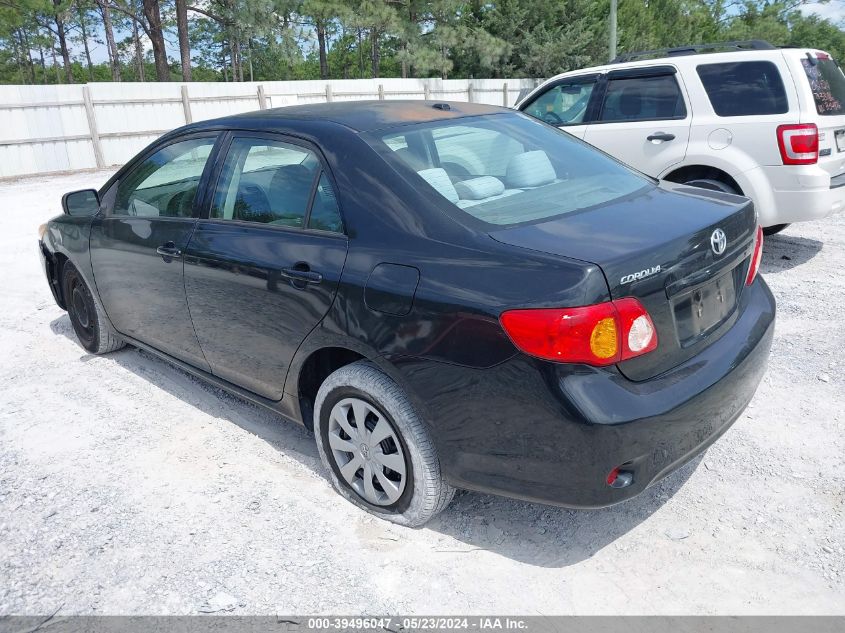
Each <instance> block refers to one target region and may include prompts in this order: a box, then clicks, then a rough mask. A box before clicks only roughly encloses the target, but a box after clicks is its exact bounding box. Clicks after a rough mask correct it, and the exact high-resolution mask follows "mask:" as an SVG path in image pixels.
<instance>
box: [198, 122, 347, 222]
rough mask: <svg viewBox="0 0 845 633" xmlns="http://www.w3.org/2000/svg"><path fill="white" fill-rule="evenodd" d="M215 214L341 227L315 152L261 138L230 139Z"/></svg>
mask: <svg viewBox="0 0 845 633" xmlns="http://www.w3.org/2000/svg"><path fill="white" fill-rule="evenodd" d="M211 218H213V219H218V220H235V221H240V222H255V223H257V224H270V225H275V226H286V227H291V228H306V227H307V228H316V229H320V230H322V231H334V232H341V231H343V223H342V222H341V219H340V212H339V210H338V206H337V198H336V197H335V194H334V190H333V189H332V185H331V182H330V181H329V179H328V178H327V177H326V174H325V173H324V172H322V170H321V165H320V161H319V159H318V158H317V157H316V155H315V154H314V152H312V151H310V150H308V149H306V148H304V147H301V146H299V145H293V144H291V143H284V142H282V141H275V140H269V139H261V138H235V139H234V140H233V141H232V145H231V147H230V149H229V153H228V154H227V156H226V162H225V163H224V166H223V172H222V174H221V176H220V179H219V181H218V185H217V190H216V192H215V196H214V203H213V206H212V209H211Z"/></svg>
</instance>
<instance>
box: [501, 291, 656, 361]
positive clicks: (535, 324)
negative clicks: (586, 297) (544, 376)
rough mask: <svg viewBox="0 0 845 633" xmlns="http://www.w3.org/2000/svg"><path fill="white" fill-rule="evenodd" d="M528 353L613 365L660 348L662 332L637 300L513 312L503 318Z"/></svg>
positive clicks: (549, 357) (551, 358) (505, 325)
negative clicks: (659, 332) (656, 327)
mask: <svg viewBox="0 0 845 633" xmlns="http://www.w3.org/2000/svg"><path fill="white" fill-rule="evenodd" d="M499 320H500V322H501V324H502V327H503V328H504V329H505V332H507V334H508V336H510V338H511V340H512V341H513V342H514V344H515V345H516V346H517V347H518V348H519V349H521V350H522V351H523V352H525V353H526V354H531V355H532V356H537V357H538V358H543V359H546V360H553V361H556V362H559V363H585V364H587V365H598V366H602V365H612V364H613V363H618V362H620V361H623V360H628V359H629V358H634V357H635V356H641V355H643V354H647V353H648V352H651V351H652V350H654V349H655V348H657V331H656V330H655V329H654V323H652V321H651V317H650V316H649V314H648V312H647V311H646V309H645V308H644V307H643V306H642V304H641V303H640V302H639V301H637V300H636V299H634V298H633V297H627V298H625V299H618V300H616V301H607V302H605V303H598V304H595V305H591V306H583V307H578V308H539V309H526V310H508V311H506V312H503V313H502V314H501V316H500V317H499Z"/></svg>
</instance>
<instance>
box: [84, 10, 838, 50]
mask: <svg viewBox="0 0 845 633" xmlns="http://www.w3.org/2000/svg"><path fill="white" fill-rule="evenodd" d="M623 1H624V0H623ZM801 12H802V13H804V14H805V15H810V14H816V15H819V16H820V17H823V18H826V19H828V20H830V21H831V22H834V23H837V24H841V25H843V26H845V0H831V1H830V2H825V3H821V2H813V3H809V4H806V5H804V6H803V7H801ZM194 16H195V14H192V13H190V12H189V13H188V19H191V18H192V17H194ZM129 35H131V32H116V33H115V38H116V39H117V40H118V41H120V40H122V39H124V38H126V37H128V36H129ZM95 37H96V39H98V40H101V41H103V43H102V44H98V43H96V42H94V41H89V44H88V45H89V48H90V49H91V59H92V61H93V62H94V63H95V64H99V63H102V62H106V61H108V51H107V50H106V45H105V33H104V31H103V29H102V27H98V30H97V32H96V34H95ZM143 39H144V45H145V50H146V49H149V48H150V43H149V40H148V39H147V38H146V36H144V38H143ZM165 39H166V47H167V55H168V57H170V58H172V59H177V60H178V59H179V43H178V41H177V40H176V33H175V32H174V33H170V32H168V33H166V34H165ZM83 53H84V50H83V48H82V45H81V44H78V43H73V44H71V54H72V55H73V56H75V57H81V56H82V55H83Z"/></svg>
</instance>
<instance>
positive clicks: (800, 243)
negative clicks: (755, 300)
mask: <svg viewBox="0 0 845 633" xmlns="http://www.w3.org/2000/svg"><path fill="white" fill-rule="evenodd" d="M786 230H787V231H789V229H788V228H787V229H786ZM823 246H824V243H823V242H820V241H819V240H814V239H810V238H807V237H798V236H797V235H789V233H776V234H775V235H770V236H768V237H766V238H765V239H764V240H763V260H762V262H761V263H760V272H761V273H763V274H764V275H772V274H777V273H782V272H784V271H787V270H791V269H793V268H795V267H796V266H800V265H801V264H805V263H807V262H808V261H810V260H811V259H813V257H815V256H816V255H818V254H819V252H820V251H821V250H822V247H823Z"/></svg>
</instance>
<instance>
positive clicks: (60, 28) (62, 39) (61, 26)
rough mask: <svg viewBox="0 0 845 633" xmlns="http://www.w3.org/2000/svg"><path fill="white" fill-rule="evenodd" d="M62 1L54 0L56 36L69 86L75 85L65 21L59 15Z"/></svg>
mask: <svg viewBox="0 0 845 633" xmlns="http://www.w3.org/2000/svg"><path fill="white" fill-rule="evenodd" d="M61 1H62V0H53V7H55V8H56V15H55V21H56V34H57V35H58V36H59V49H60V50H61V52H62V62H64V65H65V79H66V80H67V82H68V83H69V84H72V83H73V70H72V69H71V67H70V51H69V50H68V47H67V37H66V36H65V21H64V19H62V16H61V15H59V11H58V6H59V5H60V4H61Z"/></svg>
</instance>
